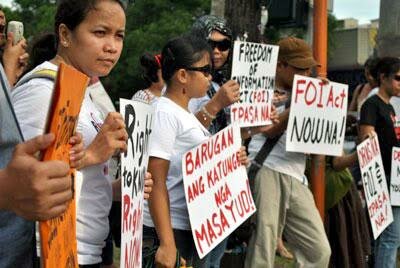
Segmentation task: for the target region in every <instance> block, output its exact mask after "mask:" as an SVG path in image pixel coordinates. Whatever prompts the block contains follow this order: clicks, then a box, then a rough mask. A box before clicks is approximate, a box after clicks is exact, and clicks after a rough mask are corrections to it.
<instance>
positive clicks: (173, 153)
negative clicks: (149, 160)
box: [144, 97, 210, 230]
mask: <svg viewBox="0 0 400 268" xmlns="http://www.w3.org/2000/svg"><path fill="white" fill-rule="evenodd" d="M209 136H210V134H209V132H208V131H207V129H205V128H204V127H203V125H202V124H201V123H200V122H199V121H198V120H197V118H196V117H195V116H194V114H192V113H190V112H188V111H186V110H185V109H183V108H182V107H180V106H179V105H177V104H176V103H175V102H173V101H171V100H170V99H168V98H166V97H161V98H159V100H158V101H157V103H156V104H155V113H154V125H153V130H152V134H151V137H150V144H149V155H150V156H153V157H158V158H162V159H165V160H168V161H170V164H169V170H168V175H167V180H166V184H167V189H168V194H169V201H170V215H171V223H172V227H173V228H174V229H179V230H190V222H189V214H188V210H187V206H186V200H185V192H184V188H183V175H182V156H183V154H184V153H186V152H187V151H188V150H190V149H192V148H193V147H195V146H197V145H198V144H200V143H202V142H204V141H206V140H207V139H208V138H209ZM144 224H145V225H146V226H150V227H154V224H153V221H152V219H151V216H150V212H149V207H148V203H147V202H145V204H144Z"/></svg>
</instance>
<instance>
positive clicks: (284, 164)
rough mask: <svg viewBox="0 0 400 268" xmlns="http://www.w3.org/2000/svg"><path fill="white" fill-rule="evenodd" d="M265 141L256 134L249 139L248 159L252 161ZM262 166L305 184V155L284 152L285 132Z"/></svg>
mask: <svg viewBox="0 0 400 268" xmlns="http://www.w3.org/2000/svg"><path fill="white" fill-rule="evenodd" d="M277 110H278V111H279V110H284V109H279V108H278V107H277ZM265 141H266V137H265V136H264V135H263V134H257V135H254V136H253V137H252V138H251V141H250V144H249V146H248V151H249V159H251V160H253V159H254V158H255V157H256V155H257V153H258V151H259V150H260V149H261V147H262V146H263V145H264V143H265ZM263 165H264V166H266V167H268V168H270V169H272V170H275V171H277V172H280V173H283V174H286V175H289V176H292V177H294V178H296V179H298V180H299V181H301V182H302V183H304V184H307V178H306V176H305V175H304V171H305V168H306V155H305V154H303V153H295V152H288V151H286V130H285V132H284V133H283V134H282V136H281V137H280V139H279V140H278V142H277V143H276V144H275V146H274V147H273V149H272V151H271V152H270V153H269V155H268V156H267V158H266V159H265V161H264V163H263Z"/></svg>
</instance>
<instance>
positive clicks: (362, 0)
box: [0, 0, 380, 23]
mask: <svg viewBox="0 0 400 268" xmlns="http://www.w3.org/2000/svg"><path fill="white" fill-rule="evenodd" d="M333 1H334V2H333V3H334V4H333V14H335V16H336V17H337V18H338V19H343V18H350V17H352V18H355V19H358V20H359V21H360V23H367V22H368V21H369V20H371V19H377V18H378V17H379V3H380V0H333ZM0 2H1V4H3V5H7V6H10V5H11V2H12V0H0Z"/></svg>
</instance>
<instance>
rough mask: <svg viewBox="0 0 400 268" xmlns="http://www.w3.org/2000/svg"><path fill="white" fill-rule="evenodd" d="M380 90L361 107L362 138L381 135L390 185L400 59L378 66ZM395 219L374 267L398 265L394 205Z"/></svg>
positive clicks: (399, 212)
mask: <svg viewBox="0 0 400 268" xmlns="http://www.w3.org/2000/svg"><path fill="white" fill-rule="evenodd" d="M377 69H378V85H379V91H378V93H377V94H376V95H375V96H372V97H370V98H369V99H367V100H366V101H365V103H364V104H363V106H362V107H361V114H360V138H362V139H364V138H365V137H366V136H367V135H368V133H371V132H373V131H375V132H376V133H377V135H378V140H379V147H380V149H381V155H382V162H383V166H384V170H385V175H386V178H387V183H388V185H390V170H391V163H392V161H391V157H392V148H393V147H394V146H400V135H399V129H398V130H396V128H399V127H400V126H396V125H395V122H396V120H395V111H394V109H393V106H392V105H391V104H390V103H389V100H390V98H391V97H393V96H398V95H399V94H400V59H399V58H392V57H385V58H382V59H380V60H379V62H378V65H377ZM392 211H393V222H392V223H391V224H390V225H389V226H388V227H387V228H386V229H385V230H384V231H383V232H382V233H381V235H380V236H379V237H378V239H377V240H376V244H375V267H395V266H396V255H397V248H398V247H400V207H392Z"/></svg>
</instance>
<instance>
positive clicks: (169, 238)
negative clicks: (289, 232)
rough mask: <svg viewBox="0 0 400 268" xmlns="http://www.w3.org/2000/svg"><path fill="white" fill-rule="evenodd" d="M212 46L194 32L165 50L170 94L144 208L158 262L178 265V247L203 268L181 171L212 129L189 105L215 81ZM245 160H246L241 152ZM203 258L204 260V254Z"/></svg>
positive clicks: (161, 112)
mask: <svg viewBox="0 0 400 268" xmlns="http://www.w3.org/2000/svg"><path fill="white" fill-rule="evenodd" d="M210 55H211V51H210V48H209V46H208V44H207V43H206V41H205V40H203V39H199V38H198V37H195V36H193V35H188V36H184V37H179V38H176V39H173V40H171V41H169V42H168V43H167V44H166V46H165V47H164V48H163V51H162V75H163V78H164V81H165V82H166V84H167V89H166V93H165V95H164V96H162V97H161V98H160V99H159V100H158V101H157V103H156V104H155V117H154V125H153V130H152V136H151V139H150V145H149V154H150V160H149V168H148V169H149V171H150V173H152V174H153V177H154V178H155V179H154V187H153V193H152V196H153V197H154V198H152V197H150V199H149V201H148V203H145V208H144V225H145V226H144V241H143V243H144V246H149V247H151V246H152V244H151V241H152V240H153V241H154V244H153V246H154V245H159V247H158V249H157V252H156V256H155V262H156V264H157V265H160V266H161V267H175V263H176V261H177V260H176V256H177V254H176V253H177V250H178V251H179V253H180V254H181V256H182V257H183V258H184V259H185V260H186V264H187V265H188V266H193V267H205V263H204V261H202V260H200V259H199V257H198V255H197V253H196V249H195V245H194V241H193V237H192V234H191V231H190V222H189V216H188V210H187V206H186V201H185V194H184V188H183V176H182V161H181V158H182V155H183V154H184V153H185V152H187V151H188V150H189V149H191V148H193V147H195V146H196V145H198V144H200V143H202V142H204V141H205V140H207V139H208V138H209V136H210V134H209V132H208V130H207V129H206V128H205V127H204V126H203V125H202V124H201V123H200V122H199V121H198V120H197V118H196V116H195V115H194V114H193V113H191V112H190V111H189V109H188V103H189V100H190V99H191V98H198V97H202V96H204V95H205V94H206V92H207V90H208V87H209V86H210V81H211V78H212V77H211V75H210V72H211V56H210ZM241 155H242V162H243V163H244V162H246V161H247V157H246V154H245V152H244V151H242V154H241ZM203 260H204V259H203Z"/></svg>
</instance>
